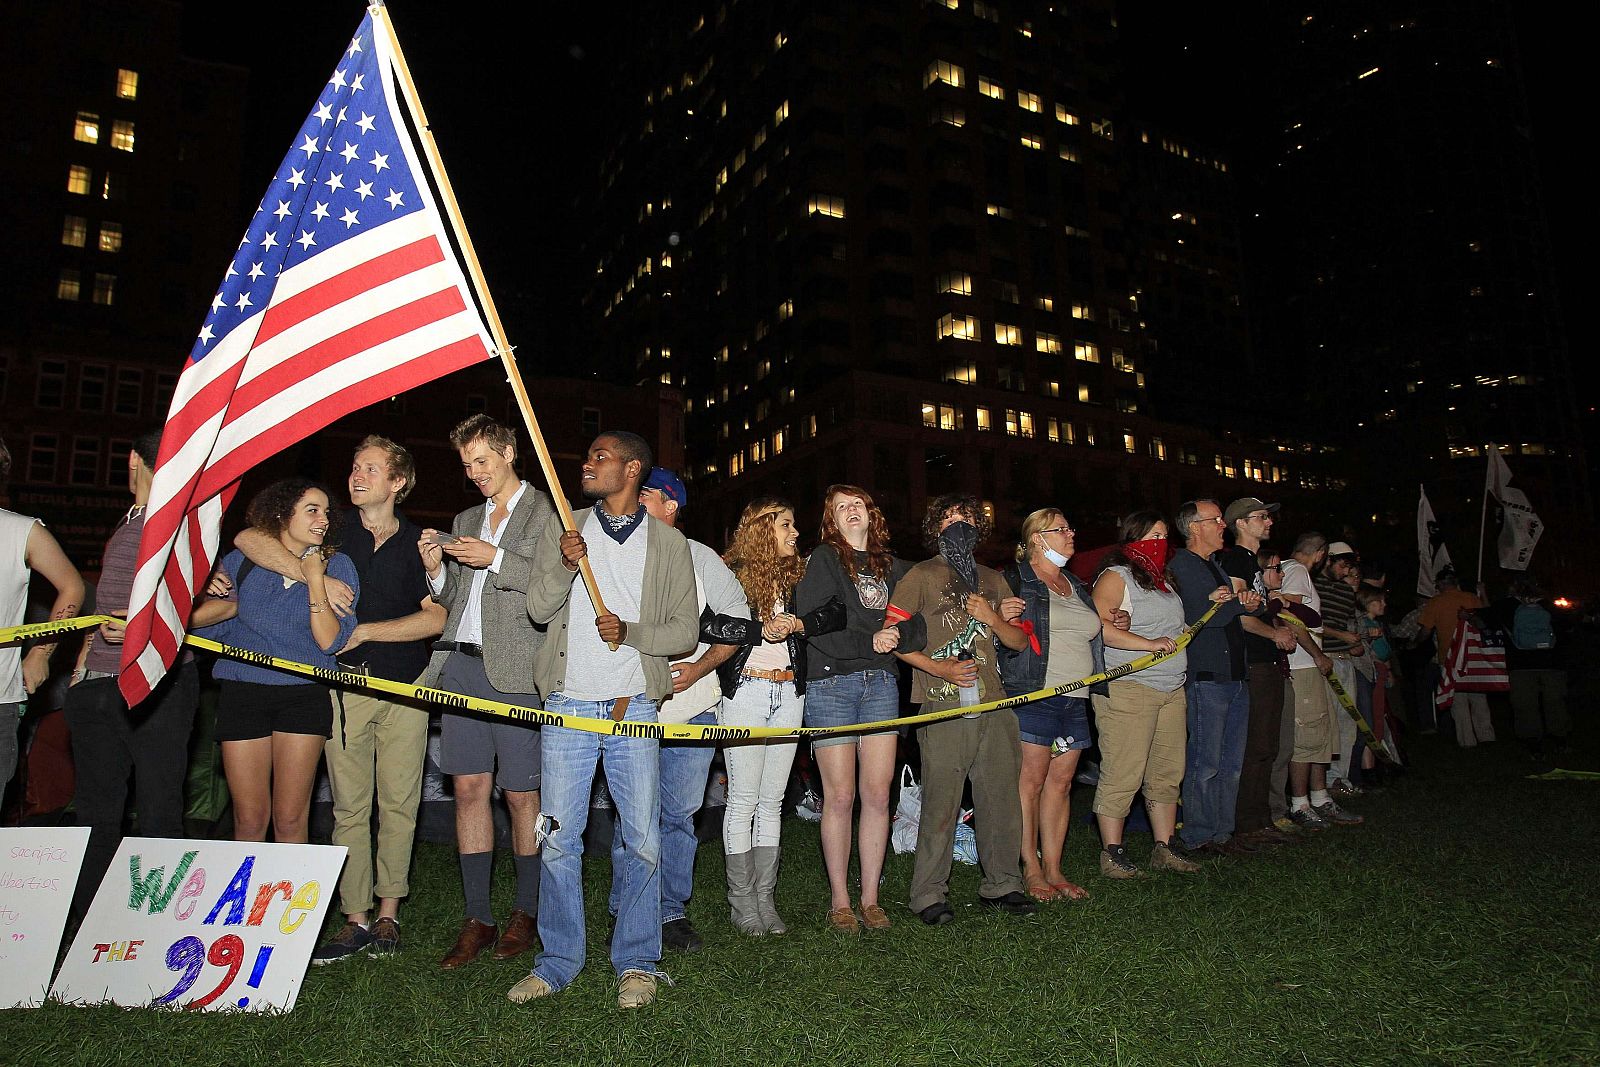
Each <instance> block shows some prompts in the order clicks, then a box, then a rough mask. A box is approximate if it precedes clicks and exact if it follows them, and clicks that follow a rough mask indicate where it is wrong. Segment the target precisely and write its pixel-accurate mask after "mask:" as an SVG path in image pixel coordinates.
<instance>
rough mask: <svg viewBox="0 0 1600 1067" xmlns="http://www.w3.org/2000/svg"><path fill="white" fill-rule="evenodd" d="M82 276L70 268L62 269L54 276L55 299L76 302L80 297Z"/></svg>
mask: <svg viewBox="0 0 1600 1067" xmlns="http://www.w3.org/2000/svg"><path fill="white" fill-rule="evenodd" d="M82 290H83V279H82V276H81V275H80V274H79V273H78V272H77V270H76V269H74V268H72V267H62V268H61V273H60V274H59V275H57V276H56V299H57V300H77V299H78V298H79V296H81V295H82Z"/></svg>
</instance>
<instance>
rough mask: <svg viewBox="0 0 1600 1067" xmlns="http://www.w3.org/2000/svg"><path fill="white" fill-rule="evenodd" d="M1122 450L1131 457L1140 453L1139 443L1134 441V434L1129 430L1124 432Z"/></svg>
mask: <svg viewBox="0 0 1600 1067" xmlns="http://www.w3.org/2000/svg"><path fill="white" fill-rule="evenodd" d="M1122 450H1123V451H1124V452H1126V453H1128V454H1129V455H1130V456H1131V455H1132V454H1133V453H1135V452H1137V451H1139V442H1138V441H1137V440H1135V439H1134V436H1133V433H1132V432H1131V431H1129V430H1124V431H1122Z"/></svg>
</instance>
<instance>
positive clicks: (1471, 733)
mask: <svg viewBox="0 0 1600 1067" xmlns="http://www.w3.org/2000/svg"><path fill="white" fill-rule="evenodd" d="M1450 718H1452V719H1454V720H1455V724H1456V744H1458V745H1460V746H1461V747H1462V748H1471V747H1472V746H1474V745H1476V744H1477V743H1478V742H1479V741H1493V740H1494V725H1493V723H1491V722H1490V720H1489V697H1488V695H1487V694H1484V693H1463V692H1462V691H1461V690H1459V689H1457V690H1456V698H1455V701H1454V702H1453V703H1452V704H1451V705H1450Z"/></svg>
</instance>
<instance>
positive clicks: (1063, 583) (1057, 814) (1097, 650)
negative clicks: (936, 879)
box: [1000, 508, 1127, 901]
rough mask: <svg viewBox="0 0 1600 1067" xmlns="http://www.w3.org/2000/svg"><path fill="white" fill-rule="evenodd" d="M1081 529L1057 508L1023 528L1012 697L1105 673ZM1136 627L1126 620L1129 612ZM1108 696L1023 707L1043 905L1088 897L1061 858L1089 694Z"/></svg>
mask: <svg viewBox="0 0 1600 1067" xmlns="http://www.w3.org/2000/svg"><path fill="white" fill-rule="evenodd" d="M1073 547H1074V531H1073V529H1072V524H1071V523H1070V522H1068V521H1067V518H1066V516H1065V515H1063V514H1062V513H1061V512H1060V511H1059V510H1057V509H1055V508H1040V509H1039V510H1038V511H1035V512H1034V513H1033V514H1031V515H1029V516H1028V517H1027V518H1025V519H1023V520H1022V539H1021V542H1020V543H1019V544H1018V545H1017V562H1016V563H1015V564H1013V565H1011V566H1009V567H1007V568H1006V569H1005V570H1004V571H1003V572H1002V573H1003V574H1004V575H1005V579H1006V582H1007V583H1008V584H1009V585H1010V586H1011V591H1012V592H1013V593H1014V594H1016V595H1017V596H1018V597H1020V598H1021V601H1022V604H1023V608H1022V614H1021V615H1020V616H1018V617H1017V618H1016V619H1015V620H1013V621H1014V622H1015V623H1016V624H1017V625H1018V626H1020V627H1021V628H1022V630H1023V631H1024V632H1025V633H1026V634H1027V635H1028V643H1027V645H1025V646H1024V647H1022V648H1020V649H1018V650H1016V651H1012V650H1011V649H1008V648H1002V649H1001V652H1000V678H1001V681H1002V682H1004V683H1005V688H1006V696H1020V695H1022V694H1023V693H1034V692H1038V691H1039V690H1040V689H1050V688H1054V687H1055V686H1058V685H1061V684H1062V683H1064V682H1071V681H1076V680H1078V679H1080V678H1086V677H1088V676H1089V675H1092V674H1099V673H1100V672H1101V671H1103V670H1105V666H1106V653H1105V639H1104V638H1103V637H1102V636H1101V633H1100V631H1101V623H1100V616H1099V614H1098V613H1097V612H1096V611H1095V606H1094V599H1093V598H1092V597H1091V596H1090V595H1089V590H1088V588H1087V587H1086V586H1084V584H1083V583H1082V582H1080V581H1078V579H1077V578H1075V577H1074V576H1073V575H1072V574H1071V573H1070V572H1068V571H1067V569H1066V567H1067V561H1068V560H1070V559H1071V558H1072V554H1073ZM1121 618H1122V620H1123V622H1126V620H1127V615H1126V613H1121ZM1091 692H1094V693H1100V694H1102V695H1104V694H1105V692H1106V684H1105V683H1104V682H1098V683H1096V684H1095V685H1093V686H1091V687H1089V688H1088V689H1086V690H1078V691H1076V692H1072V693H1066V694H1063V695H1061V696H1052V697H1046V698H1044V699H1042V700H1035V701H1032V702H1031V703H1028V704H1024V705H1022V706H1021V707H1019V708H1017V709H1016V712H1017V728H1018V731H1019V733H1020V734H1021V736H1022V774H1021V776H1020V778H1019V779H1018V790H1019V792H1020V794H1021V799H1022V881H1023V884H1024V885H1025V886H1026V887H1027V891H1028V895H1029V896H1031V897H1033V899H1035V900H1039V901H1051V900H1057V899H1065V900H1083V899H1085V898H1087V897H1088V895H1089V894H1088V892H1087V891H1086V890H1085V889H1083V887H1082V886H1079V885H1076V884H1074V883H1073V882H1070V881H1068V880H1067V877H1066V875H1064V874H1062V873H1061V853H1062V850H1063V848H1065V846H1066V841H1067V826H1068V824H1069V823H1070V821H1071V818H1072V778H1073V775H1075V774H1076V773H1077V771H1078V757H1079V755H1080V754H1081V753H1082V752H1083V750H1084V749H1086V748H1088V747H1089V745H1090V733H1089V697H1088V694H1089V693H1091Z"/></svg>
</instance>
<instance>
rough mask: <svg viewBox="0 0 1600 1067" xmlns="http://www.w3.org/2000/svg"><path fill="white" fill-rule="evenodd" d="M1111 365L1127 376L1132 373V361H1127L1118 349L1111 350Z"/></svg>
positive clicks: (1125, 356)
mask: <svg viewBox="0 0 1600 1067" xmlns="http://www.w3.org/2000/svg"><path fill="white" fill-rule="evenodd" d="M1111 365H1112V366H1113V367H1115V368H1116V369H1117V370H1120V371H1123V372H1125V373H1127V374H1132V373H1133V360H1131V359H1129V358H1128V357H1127V355H1126V354H1125V353H1124V352H1123V351H1122V349H1120V348H1113V349H1112V350H1111Z"/></svg>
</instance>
